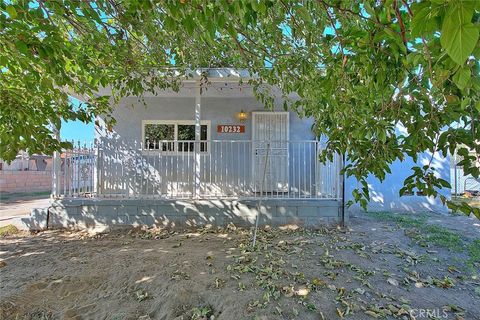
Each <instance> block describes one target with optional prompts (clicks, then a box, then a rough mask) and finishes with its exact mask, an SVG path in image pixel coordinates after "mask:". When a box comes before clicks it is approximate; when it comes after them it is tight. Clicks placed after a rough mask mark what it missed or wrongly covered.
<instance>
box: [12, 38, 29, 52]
mask: <svg viewBox="0 0 480 320" xmlns="http://www.w3.org/2000/svg"><path fill="white" fill-rule="evenodd" d="M15 46H16V47H17V49H18V51H20V52H21V53H23V54H27V53H28V46H27V44H26V43H25V42H23V41H20V40H18V41H16V42H15Z"/></svg>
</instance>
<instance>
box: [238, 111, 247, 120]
mask: <svg viewBox="0 0 480 320" xmlns="http://www.w3.org/2000/svg"><path fill="white" fill-rule="evenodd" d="M237 117H238V120H240V121H241V122H243V121H245V120H247V118H248V115H247V113H246V112H245V111H243V110H240V112H239V113H238V114H237Z"/></svg>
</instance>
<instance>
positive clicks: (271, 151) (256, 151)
mask: <svg viewBox="0 0 480 320" xmlns="http://www.w3.org/2000/svg"><path fill="white" fill-rule="evenodd" d="M288 115H289V114H288V112H253V113H252V126H253V130H252V136H253V181H254V189H255V190H254V191H255V192H257V193H264V192H267V193H284V192H287V191H288V137H289V131H288V129H289V126H288V123H289V117H288Z"/></svg>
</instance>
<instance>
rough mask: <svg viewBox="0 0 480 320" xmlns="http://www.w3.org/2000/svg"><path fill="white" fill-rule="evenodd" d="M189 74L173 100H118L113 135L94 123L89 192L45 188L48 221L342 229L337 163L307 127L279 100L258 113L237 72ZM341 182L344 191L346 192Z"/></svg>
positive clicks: (161, 95) (164, 94) (160, 96)
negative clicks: (322, 157)
mask: <svg viewBox="0 0 480 320" xmlns="http://www.w3.org/2000/svg"><path fill="white" fill-rule="evenodd" d="M193 73H194V76H193V77H191V78H187V79H185V80H184V81H183V83H182V86H181V88H180V91H179V92H174V91H172V90H159V91H158V92H157V94H155V95H147V96H145V97H144V99H143V101H140V100H139V99H138V98H137V97H127V98H124V99H123V100H121V101H120V102H119V103H118V105H116V106H115V108H114V112H113V116H114V118H115V119H116V124H115V126H113V128H109V127H108V126H107V125H105V123H104V121H103V119H102V117H100V118H99V119H97V121H96V123H97V126H96V129H95V131H96V132H95V140H96V145H95V147H93V148H92V149H91V150H90V152H91V154H92V158H89V159H90V161H88V163H86V164H85V168H83V169H81V170H80V171H81V172H83V173H84V175H85V176H86V180H84V181H91V183H92V185H91V186H90V187H88V188H87V189H88V192H78V191H79V190H80V189H82V188H80V189H79V188H78V186H77V185H75V182H71V181H75V180H78V179H73V180H71V179H68V173H66V174H64V175H63V176H64V177H65V176H67V178H64V179H65V181H70V182H67V183H66V184H64V185H63V189H64V190H60V188H58V187H56V188H54V195H55V196H56V198H57V200H56V201H55V202H54V203H53V205H52V211H51V213H52V214H51V216H50V222H51V223H53V224H54V225H58V226H69V227H82V226H96V225H153V224H156V225H162V226H170V227H177V226H193V225H205V224H214V225H227V224H228V223H230V222H232V223H234V224H238V225H245V226H249V225H253V224H255V222H256V218H257V216H258V218H259V220H258V222H259V223H260V224H263V225H265V224H269V225H283V224H291V223H295V224H302V225H306V226H317V225H320V224H334V223H335V224H336V223H343V222H344V219H345V218H346V217H345V213H344V210H343V208H344V206H343V203H344V201H343V191H344V183H343V181H344V179H343V176H342V175H341V174H340V170H341V168H342V157H340V156H336V157H335V158H334V159H333V161H331V162H327V163H325V164H322V163H321V162H319V161H318V155H319V153H320V152H321V151H322V149H323V148H324V147H325V144H324V141H322V139H320V140H319V139H317V137H315V136H314V134H313V133H312V131H311V127H312V124H313V121H312V119H308V118H302V117H300V116H299V115H298V114H297V113H296V112H293V111H289V110H284V108H283V100H282V99H281V95H280V94H279V93H278V94H277V95H276V99H275V103H274V107H273V108H272V110H265V108H264V106H263V104H262V103H261V102H259V101H258V100H257V99H256V98H255V97H254V94H253V89H252V88H251V87H250V86H249V85H248V84H246V83H247V82H248V81H247V80H248V79H249V75H248V74H247V73H246V72H243V71H238V70H234V69H203V70H196V71H194V72H193ZM205 74H206V75H207V78H208V81H209V82H208V83H204V82H202V81H201V79H202V76H203V75H205ZM240 79H242V80H243V83H239V80H240ZM272 90H273V92H274V94H275V90H274V89H272ZM84 151H85V150H84ZM84 151H82V152H84ZM72 155H74V152H72ZM93 157H95V161H91V159H93ZM400 165H401V164H400ZM402 174H403V175H404V176H406V175H405V170H404V171H403V172H402ZM61 176H62V175H61V174H58V175H56V178H55V179H57V180H58V179H60V177H61ZM348 183H349V185H348V186H345V187H346V189H347V190H349V189H351V186H354V185H355V182H354V181H350V182H348ZM396 183H397V184H398V181H396ZM56 185H57V186H59V185H61V184H60V183H57V184H56ZM400 186H401V185H398V186H397V187H396V190H397V191H396V193H397V196H396V198H395V201H397V198H398V189H399V188H400ZM83 189H85V188H83ZM87 193H88V194H89V197H88V198H86V197H85V194H87ZM377 196H378V194H377ZM374 198H375V197H374ZM415 198H417V197H415ZM418 198H424V197H418ZM346 200H348V199H346ZM415 201H419V202H421V201H424V199H420V200H415ZM383 204H384V205H385V203H383ZM386 205H387V206H388V203H387V204H386ZM409 208H410V209H412V208H415V206H411V207H409ZM422 208H423V207H422ZM403 209H405V208H403Z"/></svg>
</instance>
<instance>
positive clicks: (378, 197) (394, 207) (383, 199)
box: [345, 153, 451, 213]
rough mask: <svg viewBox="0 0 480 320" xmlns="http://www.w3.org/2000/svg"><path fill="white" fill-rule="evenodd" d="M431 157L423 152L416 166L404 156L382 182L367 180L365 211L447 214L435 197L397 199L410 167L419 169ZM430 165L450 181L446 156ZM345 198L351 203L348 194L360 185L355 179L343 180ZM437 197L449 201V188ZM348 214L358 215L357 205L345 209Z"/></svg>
mask: <svg viewBox="0 0 480 320" xmlns="http://www.w3.org/2000/svg"><path fill="white" fill-rule="evenodd" d="M430 157H431V155H430V154H427V153H423V154H421V155H419V157H418V161H417V163H415V162H414V161H413V159H411V158H409V157H407V158H406V159H405V160H404V161H403V162H401V161H395V162H394V163H393V164H392V165H391V166H390V170H391V172H392V173H391V174H387V175H386V177H385V180H384V181H383V182H381V181H379V180H378V179H376V178H375V177H372V176H371V177H369V178H368V179H367V182H368V185H369V190H370V197H371V200H370V203H369V204H368V210H369V211H387V212H424V211H431V212H438V213H447V212H448V211H449V210H448V208H447V207H446V206H444V205H443V204H442V202H441V201H440V199H439V198H431V197H426V196H421V195H416V194H415V195H408V196H403V197H400V196H399V191H400V189H401V188H402V187H403V181H404V180H405V179H406V178H407V177H408V176H410V175H411V174H412V173H413V171H411V167H413V166H415V165H417V166H423V165H425V164H426V163H427V162H428V161H429V160H430ZM432 165H433V167H434V168H435V170H436V172H437V176H438V177H441V178H442V179H444V180H446V181H450V162H449V156H446V157H443V156H442V155H441V154H438V155H437V156H435V157H434V160H433V161H432ZM345 187H346V188H345V193H346V199H347V201H348V200H351V199H353V197H352V191H353V189H355V188H357V187H361V185H360V184H359V183H358V182H357V180H356V179H355V178H353V177H352V178H349V179H347V183H346V185H345ZM441 194H443V195H445V196H446V197H447V198H450V196H451V192H450V189H443V190H441ZM349 211H350V212H354V213H360V212H361V211H363V209H361V208H360V206H359V205H358V204H355V205H353V206H352V207H350V209H349Z"/></svg>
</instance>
